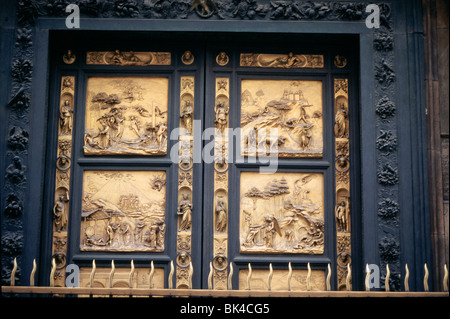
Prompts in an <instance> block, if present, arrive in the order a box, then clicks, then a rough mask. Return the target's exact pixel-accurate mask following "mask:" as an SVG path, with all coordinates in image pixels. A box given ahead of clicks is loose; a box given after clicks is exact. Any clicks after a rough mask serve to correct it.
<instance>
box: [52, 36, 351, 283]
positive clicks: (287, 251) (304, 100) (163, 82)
mask: <svg viewBox="0 0 450 319" xmlns="http://www.w3.org/2000/svg"><path fill="white" fill-rule="evenodd" d="M197 40H198V42H197V43H195V45H192V42H186V43H184V44H183V43H181V44H180V43H178V44H177V45H176V46H175V45H173V44H171V42H172V41H167V42H165V41H159V42H158V44H154V45H146V44H140V45H136V44H133V43H131V42H130V43H127V42H126V41H125V43H127V44H126V45H125V44H124V45H123V48H121V49H120V50H116V49H115V48H114V49H111V48H110V45H107V44H106V43H99V44H97V45H86V44H85V45H80V47H79V49H77V50H75V51H72V50H70V51H69V50H67V47H66V46H64V45H63V44H61V45H60V46H58V47H57V48H56V49H55V52H56V53H55V54H59V55H60V57H62V58H61V59H60V60H58V61H59V62H57V63H55V71H54V73H53V74H54V75H55V79H54V81H53V83H54V84H53V90H52V92H57V93H56V94H54V95H53V97H52V98H53V104H54V105H55V107H54V108H52V110H51V111H50V114H49V116H50V117H51V118H53V119H54V122H56V123H57V124H58V125H54V126H52V127H50V129H49V132H50V134H49V135H50V136H53V143H54V144H53V145H55V144H56V145H57V147H56V149H54V150H51V151H49V157H52V158H53V164H52V166H51V167H50V169H51V170H52V171H53V173H52V174H50V177H49V178H48V183H49V184H50V185H53V186H52V188H51V189H52V190H49V194H48V196H49V198H53V199H54V201H53V203H52V205H51V207H50V205H49V207H48V208H47V209H49V210H51V211H52V218H51V219H52V222H51V224H52V230H51V231H49V233H51V234H52V236H51V239H50V238H48V240H49V242H50V245H51V247H52V248H51V256H52V260H54V261H55V264H56V269H57V273H58V274H55V284H56V285H64V284H66V282H65V280H66V276H65V271H66V268H67V266H68V265H69V264H75V265H77V266H78V267H80V285H85V286H86V285H89V284H90V279H89V278H90V274H91V272H92V268H93V267H95V269H96V280H95V283H94V284H95V285H96V286H99V287H101V286H104V287H108V286H109V285H112V286H113V287H120V286H127V285H128V286H129V285H130V284H131V285H133V286H134V287H148V286H149V285H150V286H151V287H159V288H162V287H166V288H171V287H174V288H189V287H194V288H214V289H231V288H232V289H249V288H251V289H263V290H264V289H269V288H270V289H273V290H275V289H287V287H288V285H289V288H290V289H292V290H298V289H303V290H306V289H313V290H316V289H317V290H324V289H326V284H327V279H328V278H327V275H328V274H330V276H331V277H330V278H331V279H330V280H331V281H330V282H331V285H336V284H337V285H338V288H339V289H344V288H345V287H346V284H349V282H346V280H348V276H347V269H349V268H347V267H350V266H352V258H351V256H352V251H351V247H352V245H351V240H352V239H351V236H350V234H351V220H352V219H353V217H352V214H351V213H350V212H351V210H350V207H351V206H352V205H353V204H352V203H353V202H352V199H351V196H350V185H351V183H350V180H351V175H350V172H351V169H350V168H351V165H350V163H351V160H352V157H350V154H351V152H350V149H351V147H352V146H351V143H349V141H350V136H351V135H352V134H353V133H352V130H353V127H352V125H353V124H352V120H351V119H352V117H353V116H355V115H353V114H352V111H351V110H353V109H356V107H355V106H354V105H353V106H352V105H351V103H354V100H352V99H351V98H350V94H351V92H352V89H351V88H352V87H354V84H349V83H350V82H351V81H353V78H352V76H353V73H354V67H353V66H351V64H349V62H348V61H351V59H352V56H351V53H350V51H348V49H346V50H343V51H342V50H341V51H339V50H338V49H337V48H335V47H332V46H326V47H319V46H316V47H313V49H301V48H298V47H295V46H294V47H293V46H292V45H289V43H286V41H285V40H280V46H277V49H267V48H264V47H263V46H254V45H252V46H244V45H239V46H238V45H236V44H233V42H232V39H228V40H227V42H226V43H227V45H226V46H223V45H221V44H219V43H218V44H211V43H209V44H205V42H203V41H201V40H200V39H197ZM154 42H155V41H154ZM281 44H283V45H281ZM258 48H259V49H258ZM291 51H292V52H291ZM289 52H291V53H289ZM352 85H353V86H352ZM352 165H353V164H352ZM352 187H354V186H352ZM352 198H353V197H352ZM93 260H95V264H94V263H93ZM112 267H113V268H114V269H115V275H114V281H113V282H109V278H110V274H111V268H112ZM130 267H131V268H133V269H135V272H136V275H134V277H133V278H132V283H130V281H129V272H130ZM309 270H310V271H309ZM330 270H331V272H330ZM249 274H251V278H250V276H249ZM269 274H270V276H271V278H272V279H271V281H270V282H269V281H268V280H267V278H268V275H269ZM307 277H309V278H311V280H310V281H309V282H308V287H307V286H306V278H307ZM249 284H250V287H249ZM269 286H270V287H269Z"/></svg>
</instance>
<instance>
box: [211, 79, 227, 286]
mask: <svg viewBox="0 0 450 319" xmlns="http://www.w3.org/2000/svg"><path fill="white" fill-rule="evenodd" d="M229 87H230V79H229V78H228V77H217V78H216V83H215V103H214V114H215V117H214V127H215V135H214V199H213V200H214V202H213V212H212V213H213V214H214V215H213V221H214V222H213V227H214V230H213V233H214V248H213V249H214V251H213V256H214V257H213V263H212V264H213V268H214V275H213V276H214V285H213V288H214V289H227V273H228V272H227V266H228V259H227V256H228V145H229V144H228V138H229V136H228V127H229V119H228V113H229V100H230V88H229Z"/></svg>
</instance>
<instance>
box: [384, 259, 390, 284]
mask: <svg viewBox="0 0 450 319" xmlns="http://www.w3.org/2000/svg"><path fill="white" fill-rule="evenodd" d="M390 277H391V271H390V270H389V264H386V278H385V279H384V287H385V289H386V291H390V288H389V278H390Z"/></svg>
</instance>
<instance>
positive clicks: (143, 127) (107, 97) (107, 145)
mask: <svg viewBox="0 0 450 319" xmlns="http://www.w3.org/2000/svg"><path fill="white" fill-rule="evenodd" d="M168 94H169V79H168V78H167V77H90V78H89V80H88V84H87V92H86V115H85V135H84V154H86V155H165V154H167V110H168Z"/></svg>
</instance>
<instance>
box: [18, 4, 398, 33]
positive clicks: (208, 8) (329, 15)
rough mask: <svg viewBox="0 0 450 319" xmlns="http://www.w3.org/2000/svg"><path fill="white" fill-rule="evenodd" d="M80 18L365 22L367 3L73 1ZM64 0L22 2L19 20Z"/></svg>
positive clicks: (384, 14)
mask: <svg viewBox="0 0 450 319" xmlns="http://www.w3.org/2000/svg"><path fill="white" fill-rule="evenodd" d="M70 3H75V4H77V5H78V6H79V8H80V12H81V13H82V14H83V15H87V16H94V17H103V18H111V17H118V18H147V19H187V18H191V17H192V16H197V17H199V18H201V19H210V18H213V17H214V18H215V19H220V20H234V19H241V20H244V19H248V20H257V19H258V20H325V21H338V20H343V21H364V19H365V18H366V17H367V15H368V13H366V11H365V8H366V6H367V3H366V2H362V1H361V2H351V3H348V2H344V1H342V2H331V1H321V2H312V1H288V0H276V1H266V0H244V1H236V0H148V1H142V0H74V1H70ZM68 4H69V1H67V0H47V1H38V0H21V1H19V12H18V16H19V21H23V22H26V23H34V20H35V19H36V18H37V17H38V16H63V15H64V14H65V7H66V6H67V5H68ZM378 5H379V7H380V23H381V25H383V26H385V27H386V28H388V29H390V24H391V21H390V20H391V9H390V5H389V4H387V3H380V4H378Z"/></svg>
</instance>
